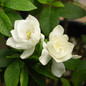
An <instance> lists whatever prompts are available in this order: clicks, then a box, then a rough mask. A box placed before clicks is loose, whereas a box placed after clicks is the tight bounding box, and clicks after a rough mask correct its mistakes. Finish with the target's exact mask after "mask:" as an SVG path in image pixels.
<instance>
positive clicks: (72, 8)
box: [57, 3, 85, 19]
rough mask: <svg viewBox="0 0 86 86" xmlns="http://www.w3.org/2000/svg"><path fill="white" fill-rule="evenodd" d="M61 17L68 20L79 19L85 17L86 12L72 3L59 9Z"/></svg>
mask: <svg viewBox="0 0 86 86" xmlns="http://www.w3.org/2000/svg"><path fill="white" fill-rule="evenodd" d="M57 12H59V14H60V16H62V17H64V18H68V19H78V18H81V17H84V16H85V10H84V9H82V8H81V7H79V6H76V5H74V4H71V3H65V4H64V7H59V8H57Z"/></svg>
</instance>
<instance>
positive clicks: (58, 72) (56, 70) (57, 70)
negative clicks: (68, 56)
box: [51, 60, 65, 77]
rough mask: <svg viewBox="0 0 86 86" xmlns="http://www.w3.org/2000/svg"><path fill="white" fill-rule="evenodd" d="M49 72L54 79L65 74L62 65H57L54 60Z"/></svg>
mask: <svg viewBox="0 0 86 86" xmlns="http://www.w3.org/2000/svg"><path fill="white" fill-rule="evenodd" d="M51 71H52V73H53V75H55V76H56V77H61V76H62V74H63V73H65V66H64V64H63V63H57V62H56V61H55V60H53V62H52V67H51Z"/></svg>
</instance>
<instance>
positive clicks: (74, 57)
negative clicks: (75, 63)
mask: <svg viewBox="0 0 86 86" xmlns="http://www.w3.org/2000/svg"><path fill="white" fill-rule="evenodd" d="M81 57H82V56H79V55H72V58H73V59H79V58H81Z"/></svg>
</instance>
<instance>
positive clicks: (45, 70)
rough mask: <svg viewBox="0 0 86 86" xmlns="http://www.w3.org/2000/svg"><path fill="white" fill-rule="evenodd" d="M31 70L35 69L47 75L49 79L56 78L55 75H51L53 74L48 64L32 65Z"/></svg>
mask: <svg viewBox="0 0 86 86" xmlns="http://www.w3.org/2000/svg"><path fill="white" fill-rule="evenodd" d="M32 68H33V70H35V71H36V72H38V73H40V74H42V75H44V76H47V77H49V78H51V79H57V78H56V77H55V76H53V74H52V73H51V70H50V67H49V66H42V65H41V64H40V63H38V64H36V65H33V66H32Z"/></svg>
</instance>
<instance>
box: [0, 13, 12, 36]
mask: <svg viewBox="0 0 86 86" xmlns="http://www.w3.org/2000/svg"><path fill="white" fill-rule="evenodd" d="M11 30H12V24H11V22H10V19H9V18H8V16H7V15H6V14H5V13H4V12H0V32H1V33H2V34H3V35H6V36H11V34H10V31H11Z"/></svg>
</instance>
